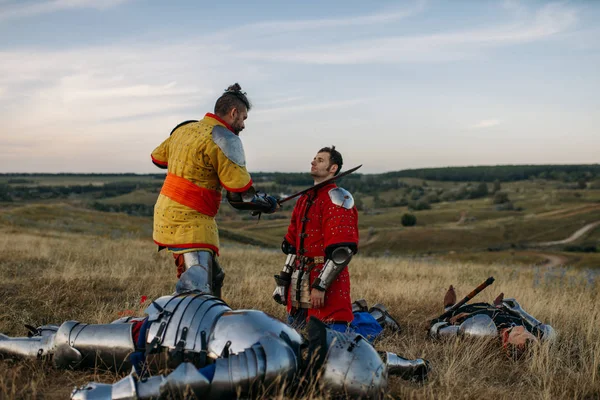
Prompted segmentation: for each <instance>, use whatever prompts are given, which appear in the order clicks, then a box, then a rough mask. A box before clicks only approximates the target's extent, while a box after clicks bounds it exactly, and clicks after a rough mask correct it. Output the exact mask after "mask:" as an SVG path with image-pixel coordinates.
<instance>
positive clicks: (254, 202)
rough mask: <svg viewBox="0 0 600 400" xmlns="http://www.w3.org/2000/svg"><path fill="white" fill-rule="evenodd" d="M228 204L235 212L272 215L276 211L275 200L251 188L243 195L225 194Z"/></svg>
mask: <svg viewBox="0 0 600 400" xmlns="http://www.w3.org/2000/svg"><path fill="white" fill-rule="evenodd" d="M227 200H228V201H229V204H231V206H232V207H233V208H235V209H237V210H248V211H258V212H264V213H266V214H272V213H274V212H275V211H276V210H277V199H276V198H275V197H273V196H269V195H267V194H266V193H261V192H257V191H256V189H254V187H251V188H250V189H248V190H247V191H245V192H243V193H235V192H227Z"/></svg>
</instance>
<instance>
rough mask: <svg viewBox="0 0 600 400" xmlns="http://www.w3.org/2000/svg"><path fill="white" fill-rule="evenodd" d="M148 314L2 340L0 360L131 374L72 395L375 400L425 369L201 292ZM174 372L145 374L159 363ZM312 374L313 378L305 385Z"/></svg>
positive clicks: (349, 338)
mask: <svg viewBox="0 0 600 400" xmlns="http://www.w3.org/2000/svg"><path fill="white" fill-rule="evenodd" d="M146 313H147V314H148V316H147V317H146V318H130V317H128V318H123V319H120V320H117V321H115V322H113V323H111V324H106V325H88V324H82V323H79V322H76V321H68V322H65V323H63V324H62V325H60V326H54V325H47V326H43V327H40V328H38V329H37V330H35V331H34V332H32V334H31V335H30V337H26V338H11V337H8V336H5V335H0V355H4V356H14V357H22V358H33V359H35V358H51V359H52V362H53V364H54V365H55V366H56V367H61V368H67V367H72V368H76V367H94V366H100V367H108V368H113V369H121V370H122V369H125V368H130V367H131V366H133V367H134V370H135V371H134V372H132V374H131V375H129V376H127V377H126V378H124V379H122V380H121V381H119V382H117V383H115V384H112V385H111V384H101V383H90V384H88V385H87V386H84V387H82V388H79V389H76V390H75V391H74V392H73V398H76V399H117V398H118V399H123V398H127V399H136V398H139V399H146V398H160V397H164V398H172V397H176V398H177V397H184V393H188V394H189V393H190V392H189V391H191V392H193V394H194V395H195V396H196V397H198V398H209V399H215V398H231V397H235V396H236V395H241V396H247V397H252V396H254V395H258V394H261V393H264V390H266V389H269V388H274V389H275V390H277V389H279V388H281V387H284V386H282V385H285V387H293V388H297V385H298V383H299V382H301V381H302V380H301V379H299V378H301V377H308V378H309V379H308V380H306V379H305V380H304V382H308V384H309V385H313V386H315V385H317V386H321V387H320V389H321V390H324V391H330V392H333V393H343V394H348V395H350V396H353V397H378V396H379V395H380V394H381V393H383V391H384V390H385V388H386V386H387V377H388V375H389V374H391V375H399V376H401V377H403V378H405V379H417V380H421V379H424V378H425V376H426V374H427V372H428V363H427V362H426V361H424V360H422V359H417V360H407V359H404V358H402V357H400V356H397V355H395V354H393V353H383V354H381V355H380V354H378V353H377V352H376V351H375V349H374V348H373V347H372V346H371V344H370V343H368V341H367V340H365V339H364V338H363V337H362V336H360V335H356V334H352V333H339V332H334V331H332V330H331V329H329V328H328V327H327V326H326V325H325V324H323V323H321V322H320V321H318V320H316V319H311V321H310V323H309V327H308V335H309V340H308V342H307V341H305V339H304V338H303V337H302V336H301V335H300V334H299V333H298V332H297V331H295V330H294V329H292V328H291V327H289V326H288V325H286V324H284V323H283V322H281V321H279V320H277V319H275V318H273V317H271V316H269V315H267V314H265V313H263V312H261V311H257V310H237V311H233V310H231V308H230V307H229V306H227V304H225V303H224V302H223V301H222V300H220V299H218V298H216V297H214V296H211V295H204V294H197V293H183V294H176V295H173V296H164V297H161V298H159V299H157V300H155V301H154V302H152V304H151V305H150V306H149V307H148V308H147V309H146ZM165 365H166V366H167V367H169V368H170V369H174V370H173V371H172V372H171V373H170V374H168V375H156V376H149V375H150V372H151V371H154V370H156V369H157V367H158V366H162V367H164V366H165ZM317 373H318V374H320V379H319V380H318V381H317V380H316V379H311V378H314V377H315V376H316V374H317Z"/></svg>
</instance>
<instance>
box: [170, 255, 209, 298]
mask: <svg viewBox="0 0 600 400" xmlns="http://www.w3.org/2000/svg"><path fill="white" fill-rule="evenodd" d="M183 259H184V261H185V268H186V271H185V272H184V273H183V274H181V277H180V278H179V281H178V282H177V285H176V286H175V291H176V292H177V293H184V292H191V291H196V292H200V293H203V294H213V255H212V253H211V252H209V251H203V250H201V251H192V252H189V253H184V254H183Z"/></svg>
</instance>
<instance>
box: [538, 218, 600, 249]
mask: <svg viewBox="0 0 600 400" xmlns="http://www.w3.org/2000/svg"><path fill="white" fill-rule="evenodd" d="M599 225H600V221H596V222H592V223H590V224H587V225H586V226H584V227H583V228H581V229H578V230H576V231H575V233H573V234H572V235H571V236H569V237H568V238H566V239H563V240H554V241H551V242H540V243H535V244H534V246H540V247H547V246H554V245H557V244H567V243H571V242H574V241H576V240H577V239H579V238H580V237H582V236H583V235H585V234H586V233H588V232H589V231H591V230H592V229H594V228H596V227H597V226H599Z"/></svg>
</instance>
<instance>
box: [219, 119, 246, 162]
mask: <svg viewBox="0 0 600 400" xmlns="http://www.w3.org/2000/svg"><path fill="white" fill-rule="evenodd" d="M212 138H213V141H214V142H215V144H216V145H217V146H219V148H220V149H221V151H223V154H225V157H227V158H229V159H230V160H231V161H233V162H234V163H236V164H237V165H239V166H240V167H245V166H246V155H245V154H244V146H242V141H241V140H240V138H239V137H238V136H237V135H236V134H234V133H233V132H231V131H230V130H229V129H227V128H225V127H224V126H221V125H215V126H214V127H213V130H212Z"/></svg>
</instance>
